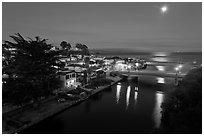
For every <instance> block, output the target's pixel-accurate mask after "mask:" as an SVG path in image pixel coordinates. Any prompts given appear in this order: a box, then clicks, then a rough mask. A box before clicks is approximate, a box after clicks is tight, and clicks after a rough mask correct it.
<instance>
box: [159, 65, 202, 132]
mask: <svg viewBox="0 0 204 136" xmlns="http://www.w3.org/2000/svg"><path fill="white" fill-rule="evenodd" d="M160 132H161V133H188V134H189V133H194V134H195V133H202V67H199V68H196V69H192V70H191V71H190V72H189V73H188V74H187V75H186V76H185V78H184V79H183V80H182V81H181V82H180V84H179V86H178V87H177V88H176V89H175V90H174V91H173V92H172V93H170V94H169V97H168V99H166V100H165V102H164V103H163V104H162V125H161V128H160Z"/></svg>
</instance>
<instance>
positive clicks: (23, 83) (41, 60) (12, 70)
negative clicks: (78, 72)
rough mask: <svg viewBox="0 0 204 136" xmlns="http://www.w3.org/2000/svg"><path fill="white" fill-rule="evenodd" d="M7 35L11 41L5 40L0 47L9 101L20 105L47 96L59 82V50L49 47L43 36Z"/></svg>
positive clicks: (5, 87)
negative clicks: (31, 37) (0, 47)
mask: <svg viewBox="0 0 204 136" xmlns="http://www.w3.org/2000/svg"><path fill="white" fill-rule="evenodd" d="M10 37H11V38H12V39H13V40H14V42H10V41H5V42H4V44H3V47H2V49H3V56H4V59H3V73H4V74H7V75H8V78H7V80H6V83H5V84H3V86H4V87H3V89H6V91H7V93H8V94H9V96H8V98H7V99H8V101H9V102H11V103H13V104H15V105H22V104H23V103H26V102H29V101H31V100H33V101H37V100H38V99H39V98H40V97H42V96H43V97H47V96H49V95H50V94H51V92H52V91H53V90H54V89H56V88H58V87H59V85H60V80H59V79H58V78H57V68H56V67H58V66H59V64H58V63H57V62H59V61H58V57H57V56H58V54H59V52H58V51H53V50H50V49H51V48H52V46H51V44H47V43H46V42H47V40H46V39H40V38H39V37H35V40H32V39H30V38H29V40H25V39H24V38H23V37H22V36H21V35H20V34H19V33H18V34H15V35H14V36H10ZM3 96H4V94H3Z"/></svg>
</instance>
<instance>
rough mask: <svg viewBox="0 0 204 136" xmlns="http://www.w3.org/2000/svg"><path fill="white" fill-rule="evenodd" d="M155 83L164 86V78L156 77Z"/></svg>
mask: <svg viewBox="0 0 204 136" xmlns="http://www.w3.org/2000/svg"><path fill="white" fill-rule="evenodd" d="M156 79H157V83H160V84H164V83H165V78H163V77H157V78H156Z"/></svg>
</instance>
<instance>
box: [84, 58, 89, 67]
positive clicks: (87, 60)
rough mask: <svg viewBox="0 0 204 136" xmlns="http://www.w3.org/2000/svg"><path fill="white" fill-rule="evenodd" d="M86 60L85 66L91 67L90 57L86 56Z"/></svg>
mask: <svg viewBox="0 0 204 136" xmlns="http://www.w3.org/2000/svg"><path fill="white" fill-rule="evenodd" d="M84 62H85V66H86V67H87V68H88V67H89V63H90V58H89V57H85V58H84Z"/></svg>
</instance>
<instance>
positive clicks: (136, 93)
mask: <svg viewBox="0 0 204 136" xmlns="http://www.w3.org/2000/svg"><path fill="white" fill-rule="evenodd" d="M137 95H138V92H136V91H135V97H134V98H135V104H136V103H137Z"/></svg>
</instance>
